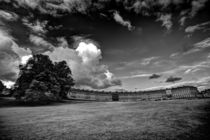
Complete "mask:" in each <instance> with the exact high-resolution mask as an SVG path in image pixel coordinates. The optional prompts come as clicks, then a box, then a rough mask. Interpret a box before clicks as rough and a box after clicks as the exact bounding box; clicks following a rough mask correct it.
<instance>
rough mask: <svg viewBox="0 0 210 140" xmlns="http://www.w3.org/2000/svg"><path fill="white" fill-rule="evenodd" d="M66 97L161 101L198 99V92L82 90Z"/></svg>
mask: <svg viewBox="0 0 210 140" xmlns="http://www.w3.org/2000/svg"><path fill="white" fill-rule="evenodd" d="M68 97H69V98H70V99H80V100H90V101H137V100H163V99H183V98H198V97H200V96H199V91H198V89H197V88H196V87H193V86H182V87H175V88H168V89H160V90H149V91H132V92H129V91H122V92H111V91H96V90H84V89H72V90H71V91H70V92H69V94H68Z"/></svg>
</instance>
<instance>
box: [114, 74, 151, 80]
mask: <svg viewBox="0 0 210 140" xmlns="http://www.w3.org/2000/svg"><path fill="white" fill-rule="evenodd" d="M150 76H151V74H147V73H143V74H136V75H129V76H122V77H118V78H119V79H133V78H145V77H150Z"/></svg>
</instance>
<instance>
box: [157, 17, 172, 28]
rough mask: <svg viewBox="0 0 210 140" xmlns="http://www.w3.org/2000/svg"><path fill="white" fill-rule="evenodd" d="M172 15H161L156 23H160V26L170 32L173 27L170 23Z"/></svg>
mask: <svg viewBox="0 0 210 140" xmlns="http://www.w3.org/2000/svg"><path fill="white" fill-rule="evenodd" d="M171 18H172V15H171V14H165V15H163V14H161V15H160V16H159V18H158V19H157V20H156V21H162V26H163V27H165V28H166V29H167V30H170V29H171V27H172V26H173V23H172V21H171Z"/></svg>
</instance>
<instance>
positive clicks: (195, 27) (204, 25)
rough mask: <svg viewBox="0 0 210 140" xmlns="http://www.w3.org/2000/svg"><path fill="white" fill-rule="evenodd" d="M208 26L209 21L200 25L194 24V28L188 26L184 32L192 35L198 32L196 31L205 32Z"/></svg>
mask: <svg viewBox="0 0 210 140" xmlns="http://www.w3.org/2000/svg"><path fill="white" fill-rule="evenodd" d="M208 25H210V21H208V22H204V23H201V24H196V25H194V26H188V27H187V28H186V29H185V32H186V33H194V32H195V31H198V30H206V28H208V29H209V28H210V27H209V26H208Z"/></svg>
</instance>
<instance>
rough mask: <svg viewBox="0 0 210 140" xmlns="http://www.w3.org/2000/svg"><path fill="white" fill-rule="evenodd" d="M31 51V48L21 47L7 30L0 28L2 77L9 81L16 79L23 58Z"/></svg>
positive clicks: (0, 77)
mask: <svg viewBox="0 0 210 140" xmlns="http://www.w3.org/2000/svg"><path fill="white" fill-rule="evenodd" d="M30 53H31V52H30V51H29V50H26V49H23V48H20V47H19V46H18V45H17V44H16V43H15V42H14V40H13V38H12V37H11V36H10V35H9V34H8V33H7V32H5V31H3V30H0V66H1V67H0V79H1V80H2V81H5V82H7V83H8V82H9V83H11V82H12V81H15V80H16V78H17V76H18V73H19V64H21V58H22V57H24V56H26V55H29V54H30Z"/></svg>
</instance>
